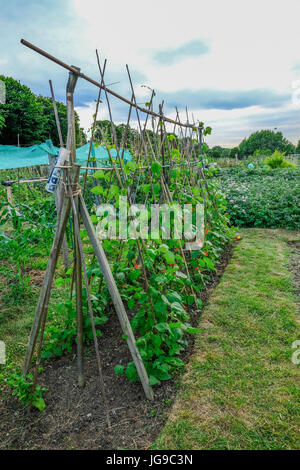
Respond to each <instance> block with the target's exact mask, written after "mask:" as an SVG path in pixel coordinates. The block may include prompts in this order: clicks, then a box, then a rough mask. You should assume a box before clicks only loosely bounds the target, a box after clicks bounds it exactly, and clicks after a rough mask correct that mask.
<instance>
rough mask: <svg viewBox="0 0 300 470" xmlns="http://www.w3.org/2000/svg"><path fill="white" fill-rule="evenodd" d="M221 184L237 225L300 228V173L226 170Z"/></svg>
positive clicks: (233, 222) (222, 175) (231, 216)
mask: <svg viewBox="0 0 300 470" xmlns="http://www.w3.org/2000/svg"><path fill="white" fill-rule="evenodd" d="M217 180H218V181H219V187H220V189H221V191H222V193H223V195H224V196H225V198H226V200H227V212H228V214H229V217H230V221H231V223H232V224H233V225H235V226H237V227H261V228H286V229H290V230H294V229H299V228H300V172H299V170H292V169H290V168H284V169H276V170H271V169H253V170H249V169H248V170H245V169H242V170H240V169H239V168H232V169H222V171H220V172H219V174H218V175H217Z"/></svg>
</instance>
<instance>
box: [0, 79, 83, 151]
mask: <svg viewBox="0 0 300 470" xmlns="http://www.w3.org/2000/svg"><path fill="white" fill-rule="evenodd" d="M0 80H2V81H3V82H4V83H5V88H6V100H5V104H0V143H1V144H4V145H17V142H18V136H19V141H20V144H21V145H33V144H38V143H41V142H43V141H45V140H46V139H49V138H50V139H51V140H52V142H53V144H54V145H57V146H58V145H59V138H58V132H57V128H56V123H55V117H54V111H53V104H52V99H51V98H46V97H44V96H41V95H39V96H37V95H35V94H34V93H33V92H32V91H31V90H30V88H28V87H27V86H25V85H22V84H21V83H20V82H19V81H17V80H14V79H13V78H11V77H5V76H3V75H0ZM56 106H57V111H58V115H59V120H60V125H61V130H62V136H63V140H64V142H65V141H66V138H67V128H68V124H67V108H66V106H65V105H64V104H63V103H61V102H59V101H57V102H56ZM75 132H76V143H77V144H78V145H80V144H84V143H85V142H86V137H85V134H84V132H83V129H82V128H80V123H79V116H78V114H77V113H76V111H75Z"/></svg>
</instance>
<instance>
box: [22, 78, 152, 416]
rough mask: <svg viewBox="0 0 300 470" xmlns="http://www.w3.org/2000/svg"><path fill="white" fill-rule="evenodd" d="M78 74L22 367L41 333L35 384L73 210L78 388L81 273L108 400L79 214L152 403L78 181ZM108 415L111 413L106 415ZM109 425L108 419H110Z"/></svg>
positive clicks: (70, 86) (69, 98)
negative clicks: (56, 209) (65, 159)
mask: <svg viewBox="0 0 300 470" xmlns="http://www.w3.org/2000/svg"><path fill="white" fill-rule="evenodd" d="M77 78H78V75H77V74H74V73H73V72H70V73H69V80H68V85H67V113H68V137H67V150H68V151H69V152H70V163H66V164H65V166H64V178H63V179H64V181H63V182H62V184H61V185H60V188H59V191H60V196H59V197H60V199H61V203H60V213H59V214H58V223H57V227H56V232H55V235H54V240H53V244H52V248H51V251H50V256H49V261H48V265H47V269H46V272H45V276H44V280H43V284H42V288H41V291H40V296H39V299H38V303H37V307H36V312H35V317H34V321H33V325H32V329H31V333H30V336H29V340H28V344H27V349H26V354H25V359H24V364H23V373H24V374H25V375H26V374H27V373H28V371H29V368H30V365H31V360H32V357H33V354H34V350H35V346H36V343H37V339H38V335H39V332H40V339H39V345H38V350H37V360H36V366H35V374H34V382H36V378H37V370H38V365H39V362H40V356H41V349H42V343H43V336H44V329H45V323H46V318H47V312H48V306H49V299H50V293H51V288H52V283H53V279H54V274H55V268H56V265H57V260H58V256H59V252H60V250H61V247H62V242H63V238H64V235H65V230H66V226H67V221H68V218H69V215H70V211H71V208H72V211H73V224H74V235H75V243H74V244H75V266H74V271H75V286H76V312H77V363H78V385H79V386H83V384H84V371H83V340H82V337H83V331H82V320H83V317H82V270H83V273H84V279H85V286H86V290H87V299H88V307H89V313H90V316H91V324H92V330H93V337H94V343H95V349H96V356H97V360H98V366H99V375H100V385H101V390H102V393H103V395H104V397H103V398H104V401H106V397H105V393H104V383H103V376H102V371H101V363H100V356H99V351H98V343H97V336H96V332H95V324H94V318H93V312H92V306H91V302H90V295H89V287H88V281H87V276H86V266H85V262H84V257H83V248H82V242H81V239H80V221H79V215H80V216H81V218H82V221H83V224H84V226H85V228H86V231H87V234H88V236H89V238H90V241H91V244H92V246H93V248H94V253H95V256H96V258H97V260H98V263H99V266H100V269H101V271H102V273H103V278H104V280H105V281H106V284H107V288H108V290H109V293H110V296H111V300H112V302H113V304H114V307H115V310H116V313H117V316H118V319H119V322H120V325H121V328H122V331H123V333H124V335H125V336H126V340H127V344H128V347H129V350H130V353H131V356H132V359H133V361H134V363H135V366H136V369H137V373H138V375H139V378H140V380H141V383H142V386H143V389H144V392H145V395H146V397H147V398H148V399H149V400H153V398H154V394H153V390H152V388H151V386H150V385H149V378H148V374H147V372H146V369H145V366H144V363H143V361H142V358H141V355H140V353H139V350H138V348H137V345H136V341H135V337H134V334H133V331H132V328H131V325H130V322H129V319H128V317H127V313H126V310H125V307H124V304H123V302H122V299H121V296H120V293H119V291H118V288H117V285H116V283H115V280H114V277H113V274H112V271H111V268H110V266H109V263H108V260H107V257H106V254H105V252H104V250H103V248H102V245H101V243H100V241H99V239H98V237H97V235H96V232H95V229H94V226H93V223H92V221H91V219H90V216H89V213H88V210H87V207H86V205H85V202H84V199H83V197H82V195H81V187H80V185H79V183H78V181H79V172H80V165H79V164H77V163H76V147H75V127H74V126H75V124H74V102H73V93H74V88H75V85H76V81H77ZM107 415H108V413H107ZM107 420H108V424H109V417H108V419H107Z"/></svg>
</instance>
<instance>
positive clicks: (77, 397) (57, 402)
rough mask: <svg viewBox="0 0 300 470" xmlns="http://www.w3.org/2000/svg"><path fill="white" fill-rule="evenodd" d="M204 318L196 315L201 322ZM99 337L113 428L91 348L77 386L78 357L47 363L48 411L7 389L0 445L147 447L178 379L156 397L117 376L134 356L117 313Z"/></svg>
mask: <svg viewBox="0 0 300 470" xmlns="http://www.w3.org/2000/svg"><path fill="white" fill-rule="evenodd" d="M231 253H232V246H228V247H227V249H226V250H225V252H224V253H223V256H222V259H221V261H220V263H219V265H218V266H217V272H216V273H215V275H214V276H213V277H212V278H211V280H210V282H209V284H208V285H207V288H206V289H205V290H204V291H203V292H202V294H201V298H202V300H203V303H204V304H205V303H206V301H207V299H208V297H209V295H210V293H211V292H212V290H213V289H214V288H215V287H216V285H217V284H218V282H219V279H220V277H221V276H222V274H223V271H224V269H225V267H226V265H227V263H228V260H229V259H230V257H231ZM198 321H199V318H195V317H194V318H193V319H192V320H191V323H193V324H194V325H196V324H197V323H198ZM102 332H103V335H102V337H100V338H99V349H100V354H101V360H102V366H103V374H104V380H105V386H106V392H107V396H108V402H109V409H110V417H111V424H112V425H111V428H110V429H108V428H107V425H106V419H105V412H104V408H103V400H102V397H101V393H100V391H99V381H98V373H97V362H96V358H95V354H94V351H93V348H92V347H88V348H86V350H85V375H86V384H85V387H84V388H83V389H79V388H78V387H77V367H76V356H75V354H73V355H68V356H65V357H63V358H60V359H58V360H52V361H48V363H47V364H45V365H44V371H43V372H42V374H41V375H40V376H39V383H40V384H41V385H43V386H46V387H48V389H49V390H48V392H46V393H45V395H44V397H45V401H46V409H45V411H44V412H42V413H40V412H38V411H35V410H33V411H31V412H30V413H29V412H28V411H27V410H25V409H24V408H23V407H22V406H21V405H20V404H19V402H18V401H17V399H16V398H15V397H12V396H11V394H10V392H7V395H8V396H7V398H6V399H5V400H2V402H0V449H147V448H149V447H150V446H151V444H152V443H153V442H154V440H155V439H156V437H157V435H158V433H159V431H160V430H161V428H162V426H163V425H164V423H165V422H166V419H167V415H168V411H169V409H170V407H171V405H172V403H173V400H174V398H175V395H176V389H177V383H178V379H179V377H175V378H174V379H173V380H169V381H166V382H163V383H162V385H161V386H159V387H155V388H154V392H155V400H154V402H150V401H148V400H147V399H146V398H145V395H144V393H143V389H142V387H141V385H140V384H139V383H131V382H129V381H128V379H127V378H126V376H124V375H121V376H120V375H116V374H115V372H114V366H115V365H116V364H118V363H119V364H123V365H125V364H126V363H127V362H129V361H130V360H131V357H130V354H129V352H128V348H127V343H126V342H125V341H123V340H122V339H120V338H121V334H122V332H121V328H120V326H119V323H118V320H117V316H116V315H115V314H114V312H112V314H111V316H110V320H109V321H108V323H107V324H106V325H105V326H104V327H103V328H102ZM193 343H194V340H193V336H190V337H189V345H188V347H187V349H186V351H185V352H184V354H183V356H182V359H183V360H184V361H185V362H187V361H188V359H189V356H190V354H191V352H192V350H193Z"/></svg>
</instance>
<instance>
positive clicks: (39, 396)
mask: <svg viewBox="0 0 300 470" xmlns="http://www.w3.org/2000/svg"><path fill="white" fill-rule="evenodd" d="M41 370H42V368H40V369H39V372H40V371H41ZM2 383H3V384H5V385H8V386H9V387H10V388H11V389H12V390H13V392H12V393H13V395H16V396H17V397H18V399H19V401H20V402H21V403H22V405H24V406H29V405H32V406H34V407H35V408H37V409H38V410H39V411H43V410H44V409H45V406H46V405H45V402H44V399H43V392H46V391H47V390H48V389H47V388H46V387H41V385H36V386H35V388H33V375H32V374H27V375H26V376H25V375H24V374H22V373H17V372H14V373H12V374H10V376H9V378H8V379H7V380H5V381H3V382H2Z"/></svg>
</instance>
